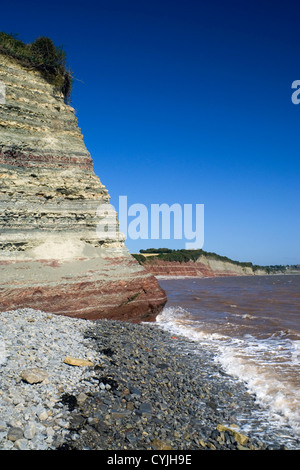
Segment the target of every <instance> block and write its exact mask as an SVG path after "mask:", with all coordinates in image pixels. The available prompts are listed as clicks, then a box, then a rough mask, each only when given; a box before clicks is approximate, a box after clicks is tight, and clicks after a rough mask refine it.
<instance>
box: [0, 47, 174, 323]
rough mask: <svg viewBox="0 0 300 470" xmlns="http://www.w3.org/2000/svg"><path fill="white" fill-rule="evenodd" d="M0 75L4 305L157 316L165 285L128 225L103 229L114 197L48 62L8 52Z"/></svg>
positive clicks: (90, 315)
mask: <svg viewBox="0 0 300 470" xmlns="http://www.w3.org/2000/svg"><path fill="white" fill-rule="evenodd" d="M0 82H2V83H4V84H5V92H6V93H5V94H6V96H5V98H6V100H5V104H0V311H5V310H9V309H10V310H11V309H16V308H21V307H31V308H35V309H40V310H43V311H45V312H51V313H55V314H63V315H68V316H72V317H80V318H87V319H96V318H114V319H118V320H127V321H132V322H138V321H153V320H154V319H155V317H156V315H157V314H158V313H159V312H160V311H161V309H162V308H163V306H164V304H165V303H166V295H165V292H164V291H163V290H162V289H161V288H160V286H159V284H158V282H157V280H156V279H155V277H154V276H153V275H152V274H151V273H149V272H147V270H145V269H144V268H143V267H142V266H141V265H139V264H138V262H137V261H136V260H135V259H134V258H133V257H132V256H131V255H130V254H129V252H128V250H127V248H126V247H125V245H124V239H123V238H122V235H121V234H119V236H118V237H117V238H114V239H111V240H110V239H107V238H104V239H101V238H99V235H98V234H97V231H96V228H97V225H98V223H99V220H101V215H100V216H99V215H97V210H98V207H99V205H101V204H109V199H110V198H109V194H108V191H107V189H106V188H105V186H104V185H103V184H102V183H101V181H100V180H99V178H98V176H96V174H95V173H94V169H93V161H92V158H91V156H90V154H89V152H88V150H87V149H86V147H85V144H84V141H83V137H82V134H81V131H80V129H79V127H78V122H77V118H76V116H75V114H74V109H73V108H72V107H70V106H68V105H66V104H65V102H64V97H63V94H62V93H61V92H60V91H58V90H57V88H56V87H55V86H54V85H53V84H51V83H50V82H49V80H46V79H45V78H44V77H43V75H42V74H41V73H40V71H38V70H36V69H34V68H28V67H25V66H23V65H21V64H20V63H19V62H18V61H17V60H15V59H14V58H12V57H9V56H7V55H3V54H1V53H0ZM110 207H111V206H110ZM113 216H114V214H113V213H112V217H113Z"/></svg>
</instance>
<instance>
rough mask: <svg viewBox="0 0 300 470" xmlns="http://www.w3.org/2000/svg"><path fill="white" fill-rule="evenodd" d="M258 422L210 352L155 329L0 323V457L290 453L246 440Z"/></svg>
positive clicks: (18, 314) (39, 315) (22, 317)
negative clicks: (17, 453) (8, 453)
mask: <svg viewBox="0 0 300 470" xmlns="http://www.w3.org/2000/svg"><path fill="white" fill-rule="evenodd" d="M254 412H255V413H254ZM259 412H260V409H259V405H258V404H257V403H256V400H255V396H254V395H251V394H249V393H248V392H247V389H246V387H245V385H244V384H243V383H242V382H240V381H238V380H237V379H235V378H233V377H231V376H229V375H227V374H226V373H225V372H224V371H223V370H222V369H221V367H220V366H219V365H217V364H216V362H215V361H214V357H213V356H212V354H211V353H210V352H208V351H203V350H202V351H201V350H198V351H197V350H195V345H194V344H193V343H192V341H191V342H190V341H189V340H188V339H187V338H184V337H180V336H176V337H175V336H172V334H171V333H170V332H168V331H165V330H163V329H161V328H160V327H159V326H158V325H157V324H155V323H152V324H146V323H145V324H131V323H126V322H119V321H108V320H99V321H88V320H82V319H73V318H69V317H63V316H56V315H51V314H47V313H44V312H40V311H34V310H31V309H23V310H16V311H9V312H4V313H1V314H0V450H158V451H164V450H166V451H167V450H279V449H280V450H289V449H290V448H291V447H290V446H289V444H287V443H286V442H285V439H284V437H283V436H281V435H280V433H276V432H274V430H270V429H269V428H268V425H267V423H265V422H263V421H262V422H259V421H257V422H256V423H255V426H254V427H253V432H252V431H250V432H248V433H247V434H245V432H244V431H243V427H242V426H241V423H247V420H249V421H251V422H252V423H253V419H254V418H253V414H255V416H256V417H257V416H259ZM255 419H256V420H257V419H258V418H255ZM254 429H255V431H254ZM298 444H299V443H298ZM294 448H297V443H295V445H294ZM298 448H299V445H298Z"/></svg>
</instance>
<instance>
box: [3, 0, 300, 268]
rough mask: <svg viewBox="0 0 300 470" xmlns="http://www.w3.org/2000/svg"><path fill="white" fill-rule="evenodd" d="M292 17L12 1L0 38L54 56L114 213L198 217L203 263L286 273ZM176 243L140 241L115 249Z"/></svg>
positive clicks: (177, 5) (291, 206) (292, 5)
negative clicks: (37, 46)
mask: <svg viewBox="0 0 300 470" xmlns="http://www.w3.org/2000/svg"><path fill="white" fill-rule="evenodd" d="M299 13H300V6H299V5H297V2H296V1H293V2H291V1H289V0H286V1H284V2H283V1H278V2H271V1H266V0H261V1H226V0H210V1H204V0H198V1H196V0H182V1H179V0H178V1H176V0H173V1H170V0H159V1H157V0H143V1H141V0H140V1H138V0H126V1H124V0H123V1H122V0H107V1H105V0H98V1H90V0H86V1H84V2H82V1H80V2H79V1H76V0H73V1H69V0H66V1H64V2H61V1H56V0H55V1H52V2H47V3H46V2H45V3H44V2H40V1H30V0H28V1H26V2H24V1H23V0H22V1H20V0H15V1H14V2H13V4H12V3H9V2H5V3H4V4H3V3H2V5H1V18H0V30H1V31H4V32H7V33H14V34H18V36H19V38H20V39H22V40H23V41H24V42H32V41H34V40H35V39H36V38H37V37H39V36H47V37H50V38H51V39H52V40H53V42H54V43H55V45H56V46H63V48H64V50H65V51H66V54H67V61H68V65H69V67H70V68H71V70H72V72H73V75H74V86H73V92H72V103H71V104H72V106H73V107H74V109H75V111H76V116H77V118H78V123H79V127H80V128H81V131H82V134H83V137H84V142H85V145H86V147H87V149H88V151H89V152H90V153H91V156H92V158H93V161H94V170H95V173H96V174H97V175H98V176H99V178H100V180H101V182H102V183H103V184H104V185H105V186H106V187H107V189H108V191H109V194H110V196H111V203H112V205H113V206H114V207H115V208H116V210H117V211H118V208H119V200H120V199H119V198H120V196H126V197H127V204H128V207H131V206H132V205H133V204H142V205H143V206H145V207H146V209H147V211H148V213H149V214H150V213H151V210H152V205H153V204H167V205H169V206H170V207H171V206H172V205H173V204H179V205H180V206H181V207H182V208H184V204H189V205H191V207H193V210H194V208H195V207H196V205H198V204H199V205H200V204H202V205H204V244H203V246H202V248H203V249H204V250H206V251H212V252H215V253H218V254H220V255H223V256H228V257H229V258H231V259H234V260H238V261H251V262H253V263H254V264H260V265H274V264H299V263H300V248H299V247H300V243H299V234H300V220H299V203H300V189H299V188H300V185H299V180H300V178H299V177H300V158H299V157H300V139H299V136H300V133H299V130H300V104H299V105H297V104H294V103H293V102H292V99H291V97H292V93H293V92H294V91H295V90H294V89H292V83H293V82H294V81H295V80H300V62H299V53H300V47H299V41H300V36H299V26H300V24H299V23H300V15H299ZM299 97H300V94H299ZM134 219H135V218H134V217H129V219H128V220H129V221H132V220H134ZM193 223H194V227H195V216H194V219H193ZM186 242H187V240H186V239H184V238H183V239H181V240H178V239H174V237H172V230H171V238H170V239H162V237H160V238H159V239H158V240H157V239H152V238H151V233H150V229H149V236H148V239H141V238H140V239H136V240H133V239H131V238H130V237H128V238H127V240H126V246H127V247H128V249H129V250H130V251H131V252H133V253H137V252H139V250H140V249H145V248H151V247H155V248H158V247H168V248H173V249H181V248H185V247H186Z"/></svg>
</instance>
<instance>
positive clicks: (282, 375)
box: [157, 275, 300, 436]
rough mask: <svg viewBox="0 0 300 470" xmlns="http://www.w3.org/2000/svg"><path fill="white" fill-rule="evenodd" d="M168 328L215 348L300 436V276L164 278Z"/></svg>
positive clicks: (275, 416)
mask: <svg viewBox="0 0 300 470" xmlns="http://www.w3.org/2000/svg"><path fill="white" fill-rule="evenodd" d="M159 282H160V284H161V286H162V287H163V288H164V289H165V290H166V292H167V296H168V303H167V305H166V307H165V309H164V311H163V312H162V314H161V315H159V317H158V319H157V321H158V323H160V324H161V325H162V326H163V327H164V328H168V329H170V330H172V331H173V332H177V333H178V334H179V333H181V334H183V335H186V336H187V337H189V338H192V339H194V340H195V341H196V342H197V343H200V344H201V345H202V346H204V347H205V346H206V347H208V348H214V350H215V352H216V357H217V360H218V361H219V362H220V363H221V364H222V365H223V367H224V368H225V370H226V371H227V372H228V373H230V374H231V375H234V376H236V377H238V378H240V379H242V380H243V381H245V382H246V383H247V386H248V388H249V391H251V392H254V393H256V395H257V398H258V400H259V402H260V403H261V404H263V405H265V406H266V408H267V409H268V410H269V411H270V417H271V419H274V420H278V421H279V422H282V423H285V424H286V423H288V424H289V425H291V426H292V427H293V429H294V431H295V435H297V436H298V435H299V436H300V276H296V275H295V276H292V275H287V276H282V275H278V276H253V277H252V276H251V277H250V276H249V277H248V276H247V277H230V278H205V279H199V278H190V279H188V278H185V279H160V281H159Z"/></svg>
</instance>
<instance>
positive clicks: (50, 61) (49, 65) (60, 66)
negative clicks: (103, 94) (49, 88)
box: [0, 32, 72, 103]
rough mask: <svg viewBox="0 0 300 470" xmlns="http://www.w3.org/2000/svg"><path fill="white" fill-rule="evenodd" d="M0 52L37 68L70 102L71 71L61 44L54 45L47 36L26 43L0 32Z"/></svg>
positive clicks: (14, 36)
mask: <svg viewBox="0 0 300 470" xmlns="http://www.w3.org/2000/svg"><path fill="white" fill-rule="evenodd" d="M0 52H1V53H2V54H5V55H7V56H10V57H13V58H14V59H16V60H17V61H18V62H19V63H21V64H22V65H23V66H25V67H30V68H35V69H37V70H39V71H40V72H41V73H42V74H43V76H44V77H45V78H46V79H47V80H48V81H49V82H50V83H52V84H53V85H54V86H56V87H57V88H58V89H59V90H60V91H61V92H62V93H63V95H64V98H65V102H66V103H69V102H70V97H71V91H72V72H71V71H70V70H69V69H67V63H66V62H67V61H66V54H65V52H64V50H63V48H62V47H61V46H60V47H56V46H55V45H54V43H53V42H52V40H51V39H49V38H47V37H39V38H37V39H36V40H35V41H34V42H32V43H30V44H26V43H24V42H23V41H21V40H20V39H18V38H17V36H16V35H13V34H7V33H4V32H0Z"/></svg>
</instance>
